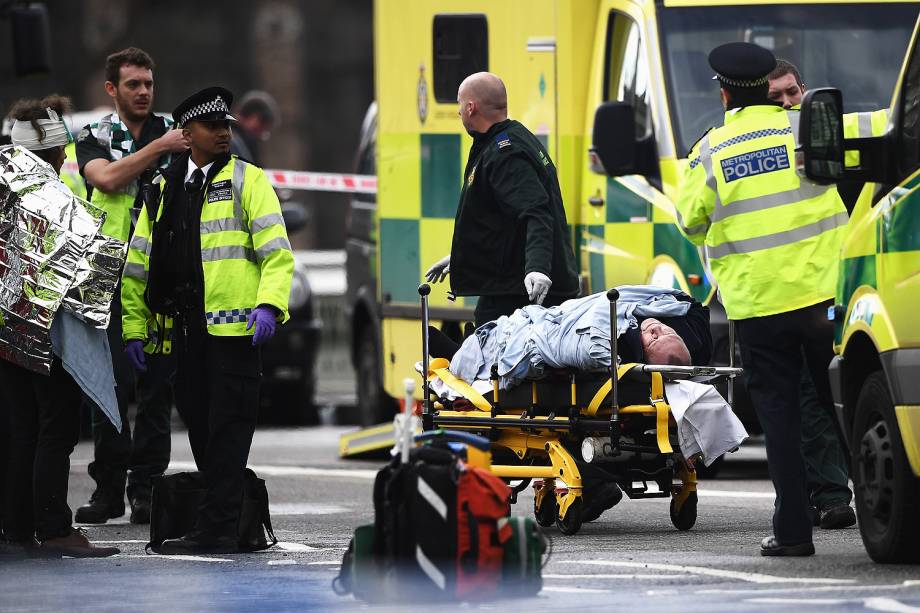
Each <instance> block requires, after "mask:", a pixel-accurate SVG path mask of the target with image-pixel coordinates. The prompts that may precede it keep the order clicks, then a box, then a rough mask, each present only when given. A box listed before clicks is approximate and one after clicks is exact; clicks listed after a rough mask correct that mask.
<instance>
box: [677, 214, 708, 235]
mask: <svg viewBox="0 0 920 613" xmlns="http://www.w3.org/2000/svg"><path fill="white" fill-rule="evenodd" d="M674 212H675V213H676V214H677V224H678V225H679V226H680V229H681V230H683V231H684V234H686V235H687V236H696V235H698V234H706V232H708V231H709V224H708V223H702V224H700V225H698V226H692V227H687V226H686V225H685V224H684V218H683V217H681V214H680V211H678V210H677V209H674Z"/></svg>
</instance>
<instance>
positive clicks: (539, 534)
mask: <svg viewBox="0 0 920 613" xmlns="http://www.w3.org/2000/svg"><path fill="white" fill-rule="evenodd" d="M503 521H506V522H507V523H508V525H509V526H510V527H511V538H510V539H508V540H507V541H506V542H505V555H504V560H503V561H502V592H503V595H505V596H532V595H534V594H536V593H538V592H539V591H540V590H541V589H543V555H544V554H545V553H546V546H547V540H546V537H545V536H544V534H543V531H542V530H541V529H540V526H539V525H537V522H536V521H535V520H534V519H533V518H532V517H521V516H517V517H509V518H507V519H506V520H503ZM499 529H500V530H501V529H503V528H502V527H501V525H499Z"/></svg>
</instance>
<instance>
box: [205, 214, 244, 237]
mask: <svg viewBox="0 0 920 613" xmlns="http://www.w3.org/2000/svg"><path fill="white" fill-rule="evenodd" d="M232 230H238V231H240V232H245V231H246V228H244V227H243V222H242V221H240V220H239V219H236V218H235V217H224V218H223V219H212V220H210V221H202V222H201V233H202V234H213V233H214V232H229V231H232Z"/></svg>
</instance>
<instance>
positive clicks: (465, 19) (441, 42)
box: [431, 15, 489, 103]
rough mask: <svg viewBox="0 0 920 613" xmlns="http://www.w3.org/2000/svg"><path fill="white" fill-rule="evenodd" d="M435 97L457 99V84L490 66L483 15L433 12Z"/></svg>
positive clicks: (486, 28) (486, 31) (439, 99)
mask: <svg viewBox="0 0 920 613" xmlns="http://www.w3.org/2000/svg"><path fill="white" fill-rule="evenodd" d="M431 40H432V43H433V45H434V63H433V64H434V77H433V78H434V98H435V100H437V101H438V102H442V103H450V102H456V101H457V88H458V87H460V83H461V82H462V81H463V79H465V78H467V77H468V76H470V75H471V74H473V73H474V72H483V71H487V70H489V28H488V24H487V22H486V16H485V15H435V17H434V31H433V36H432V39H431Z"/></svg>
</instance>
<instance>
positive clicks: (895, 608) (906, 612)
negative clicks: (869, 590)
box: [863, 598, 920, 613]
mask: <svg viewBox="0 0 920 613" xmlns="http://www.w3.org/2000/svg"><path fill="white" fill-rule="evenodd" d="M863 604H864V605H865V607H866V608H867V609H872V610H874V611H891V612H892V613H918V612H920V607H912V606H910V605H907V604H904V603H903V602H899V601H897V600H894V599H892V598H866V600H864V601H863Z"/></svg>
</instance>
